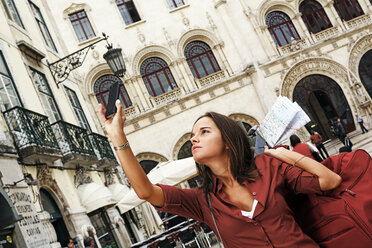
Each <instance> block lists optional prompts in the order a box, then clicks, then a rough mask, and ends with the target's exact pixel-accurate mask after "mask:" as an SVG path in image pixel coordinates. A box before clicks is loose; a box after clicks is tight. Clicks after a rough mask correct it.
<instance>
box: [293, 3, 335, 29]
mask: <svg viewBox="0 0 372 248" xmlns="http://www.w3.org/2000/svg"><path fill="white" fill-rule="evenodd" d="M300 12H301V13H302V19H303V20H304V22H305V24H306V27H307V29H308V30H309V31H310V32H312V33H313V34H316V33H318V32H320V31H322V30H325V29H327V28H330V27H332V24H331V22H330V21H329V19H328V17H327V14H326V13H325V11H324V9H323V7H322V6H321V5H320V4H319V3H318V2H316V1H313V0H305V1H303V2H302V3H301V4H300Z"/></svg>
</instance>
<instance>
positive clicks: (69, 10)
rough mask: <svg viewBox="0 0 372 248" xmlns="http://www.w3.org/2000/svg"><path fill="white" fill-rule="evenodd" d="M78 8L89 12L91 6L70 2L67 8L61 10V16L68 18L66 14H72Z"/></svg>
mask: <svg viewBox="0 0 372 248" xmlns="http://www.w3.org/2000/svg"><path fill="white" fill-rule="evenodd" d="M80 10H85V11H86V12H91V11H92V8H91V7H90V6H89V5H88V4H86V3H79V4H78V3H72V4H71V5H70V7H68V8H67V9H65V10H64V11H63V18H64V19H68V16H69V15H71V14H73V13H76V12H78V11H80Z"/></svg>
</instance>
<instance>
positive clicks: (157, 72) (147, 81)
mask: <svg viewBox="0 0 372 248" xmlns="http://www.w3.org/2000/svg"><path fill="white" fill-rule="evenodd" d="M150 59H153V60H155V59H156V60H157V61H153V62H151V61H150V62H148V63H147V61H149V60H150ZM146 63H147V64H146ZM153 63H157V64H159V65H160V67H161V68H160V69H157V70H155V71H151V72H146V70H147V68H148V67H149V66H150V65H151V64H153ZM162 63H163V65H162ZM144 64H145V65H144ZM164 65H166V66H164ZM143 67H145V68H143ZM143 71H144V73H143ZM160 73H163V74H164V76H165V78H166V80H167V82H166V83H167V84H168V85H169V86H170V88H171V89H170V90H168V91H165V89H164V86H163V82H162V81H161V80H160V77H159V76H160ZM140 74H141V76H142V80H143V82H144V84H145V86H146V89H147V91H148V93H149V94H150V95H151V96H152V97H157V96H159V95H162V94H165V93H167V92H170V91H172V90H174V89H176V88H178V85H177V83H176V80H175V79H174V77H173V74H172V71H171V70H170V68H169V65H168V63H167V62H166V61H165V60H163V59H161V58H159V57H150V58H147V59H145V60H144V61H143V62H142V63H141V66H140ZM153 75H155V77H156V80H157V83H158V84H159V86H160V90H161V93H160V94H158V93H157V92H156V90H155V89H154V85H153V82H152V81H151V79H150V77H151V76H153ZM171 80H173V82H174V84H175V85H173V84H172V81H171ZM150 90H151V92H150Z"/></svg>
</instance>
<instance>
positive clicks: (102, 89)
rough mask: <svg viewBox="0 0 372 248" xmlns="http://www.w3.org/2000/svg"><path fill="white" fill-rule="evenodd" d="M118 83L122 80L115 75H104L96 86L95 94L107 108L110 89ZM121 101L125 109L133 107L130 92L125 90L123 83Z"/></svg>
mask: <svg viewBox="0 0 372 248" xmlns="http://www.w3.org/2000/svg"><path fill="white" fill-rule="evenodd" d="M116 81H119V82H121V80H120V79H119V78H118V77H116V76H114V75H104V76H102V77H100V78H98V79H97V81H96V82H95V84H94V94H95V95H96V97H97V101H98V102H99V103H101V104H102V105H103V106H104V107H105V108H106V106H107V101H108V97H109V91H110V87H111V85H112V84H114V83H115V82H116ZM119 99H120V102H121V104H122V106H123V108H128V107H130V106H132V102H131V100H130V98H129V95H128V92H127V90H126V89H125V86H124V84H123V83H121V85H120V96H119Z"/></svg>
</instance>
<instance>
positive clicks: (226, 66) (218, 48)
mask: <svg viewBox="0 0 372 248" xmlns="http://www.w3.org/2000/svg"><path fill="white" fill-rule="evenodd" d="M214 50H215V51H216V53H214V54H215V55H216V57H217V61H222V65H221V68H222V69H223V70H224V71H227V73H228V74H229V75H230V73H232V69H231V66H230V64H229V62H228V61H227V58H226V55H225V53H224V52H223V49H222V44H221V43H219V44H217V45H216V46H215V47H214Z"/></svg>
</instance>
